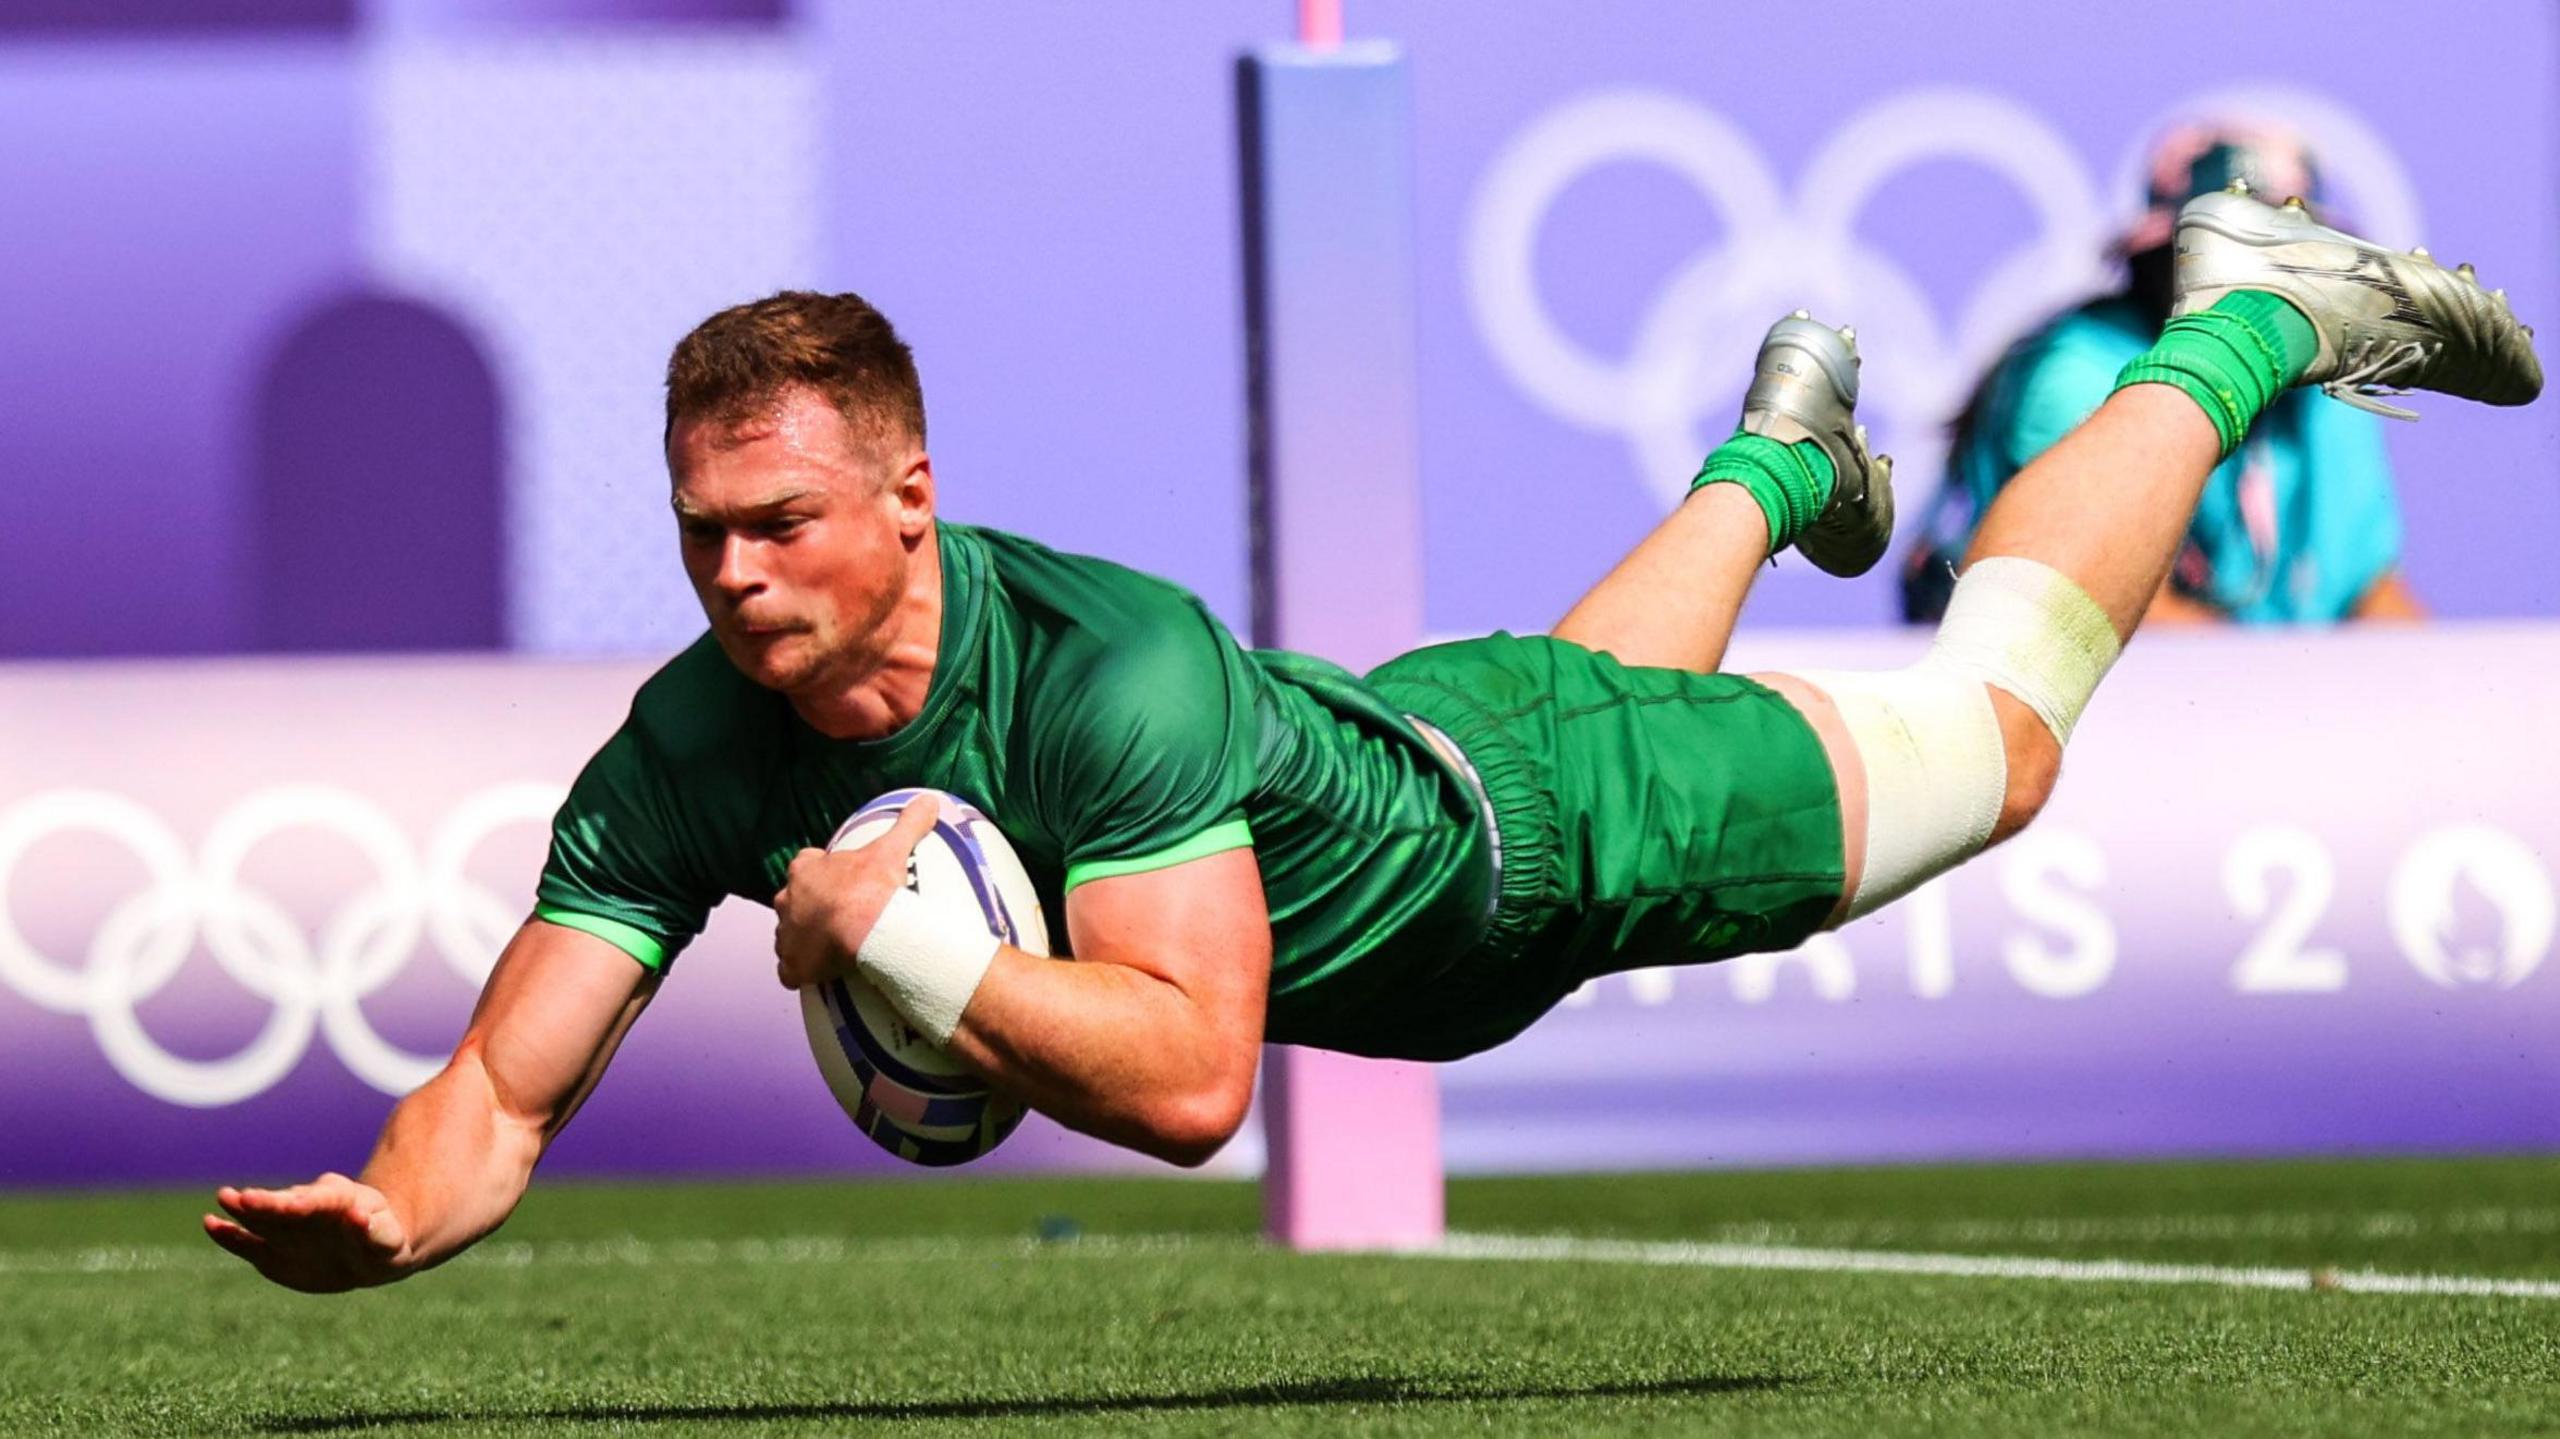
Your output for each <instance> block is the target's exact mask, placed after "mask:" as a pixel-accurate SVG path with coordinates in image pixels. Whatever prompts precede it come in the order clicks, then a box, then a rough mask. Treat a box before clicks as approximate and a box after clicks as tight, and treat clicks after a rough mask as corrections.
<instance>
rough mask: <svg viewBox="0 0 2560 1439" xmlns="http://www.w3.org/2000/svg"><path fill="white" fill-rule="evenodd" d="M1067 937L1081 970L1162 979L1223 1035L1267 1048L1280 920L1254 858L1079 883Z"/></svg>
mask: <svg viewBox="0 0 2560 1439" xmlns="http://www.w3.org/2000/svg"><path fill="white" fill-rule="evenodd" d="M1067 937H1068V942H1069V944H1070V946H1071V947H1072V949H1073V951H1074V953H1075V956H1076V958H1077V959H1078V960H1079V961H1082V962H1092V961H1097V960H1098V961H1102V962H1105V963H1111V964H1122V965H1127V966H1128V967H1129V968H1132V969H1136V970H1140V971H1143V972H1145V973H1147V974H1150V975H1153V976H1155V977H1156V978H1158V979H1160V980H1163V981H1164V982H1165V983H1167V984H1170V985H1172V986H1173V987H1174V988H1176V989H1178V990H1181V991H1182V992H1183V994H1184V995H1186V996H1188V997H1189V998H1190V999H1191V1001H1192V1002H1193V1003H1194V1004H1195V1005H1196V1006H1198V1007H1199V1008H1200V1010H1201V1011H1202V1012H1203V1014H1204V1015H1206V1016H1207V1017H1208V1018H1209V1019H1210V1021H1211V1022H1212V1023H1214V1024H1215V1025H1216V1026H1217V1027H1218V1028H1219V1029H1220V1030H1221V1031H1222V1032H1225V1033H1227V1034H1228V1035H1229V1036H1230V1037H1237V1038H1241V1039H1242V1040H1243V1041H1244V1042H1245V1043H1248V1044H1259V1043H1261V1041H1262V1010H1263V1000H1264V997H1265V994H1266V992H1267V991H1268V989H1269V986H1270V983H1271V914H1270V910H1269V909H1268V908H1267V907H1266V905H1265V903H1264V900H1263V895H1262V870H1261V868H1260V866H1258V865H1257V864H1256V863H1255V862H1254V856H1253V851H1252V850H1251V849H1249V848H1234V849H1225V850H1220V851H1218V852H1217V853H1214V854H1209V855H1204V856H1202V857H1200V858H1197V859H1188V860H1183V861H1181V862H1179V863H1176V864H1171V865H1167V866H1164V867H1161V868H1155V869H1147V870H1141V871H1137V872H1134V873H1126V874H1115V875H1110V876H1107V877H1104V878H1099V879H1094V880H1091V881H1089V882H1087V883H1083V884H1079V885H1077V886H1076V887H1075V889H1074V890H1072V891H1071V892H1069V894H1068V895H1067Z"/></svg>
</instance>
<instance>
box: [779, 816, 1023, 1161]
mask: <svg viewBox="0 0 2560 1439" xmlns="http://www.w3.org/2000/svg"><path fill="white" fill-rule="evenodd" d="M926 794H931V795H934V796H935V797H936V798H938V799H939V800H940V801H941V807H940V810H939V812H938V813H937V814H936V816H935V817H934V822H933V829H932V831H931V832H930V833H928V834H926V835H925V836H924V837H923V838H922V839H920V840H918V841H917V842H916V848H915V854H914V856H913V857H912V858H911V859H910V860H909V861H908V864H907V888H908V889H910V890H913V891H914V892H915V894H916V895H917V897H918V898H921V899H922V900H923V901H924V902H925V903H927V904H930V905H933V906H935V907H936V908H938V909H944V910H947V911H949V912H950V913H951V914H952V916H953V918H954V921H955V922H966V923H971V924H983V925H985V926H986V927H987V931H988V933H990V934H993V935H994V936H995V937H996V938H998V939H1000V940H1002V941H1004V942H1005V943H1006V944H1009V945H1012V946H1013V947H1014V948H1016V949H1019V950H1024V951H1026V952H1028V953H1031V954H1042V955H1045V954H1047V953H1048V952H1049V925H1048V921H1047V919H1046V918H1045V917H1044V916H1043V915H1042V914H1041V912H1040V899H1039V896H1038V895H1037V894H1036V893H1035V892H1034V891H1033V890H1032V888H1031V876H1030V875H1029V874H1027V873H1025V872H1024V871H1023V868H1022V861H1021V859H1020V858H1018V857H1017V856H1016V855H1015V854H1014V852H1013V846H1012V845H1011V844H1008V843H1006V841H1005V837H1004V834H1003V832H1002V831H1000V830H998V829H997V828H996V827H995V824H994V822H993V821H991V820H989V819H988V818H987V817H986V815H985V814H984V813H982V812H981V811H980V810H979V809H978V807H977V806H976V805H973V804H971V803H969V802H968V801H967V800H964V799H962V798H960V797H959V796H957V795H953V794H946V793H943V792H941V791H938V790H925V789H898V790H891V791H890V792H888V793H887V794H884V795H882V796H880V797H879V798H878V799H875V800H873V801H871V802H870V803H869V804H866V805H864V806H863V807H862V808H861V809H859V810H856V811H854V814H853V817H852V818H851V819H848V820H846V821H845V822H844V825H843V827H842V828H840V829H838V830H837V831H836V833H835V837H834V838H833V839H830V840H828V841H827V848H828V849H830V850H839V849H860V848H861V847H862V846H864V845H866V844H869V843H871V842H872V841H873V840H875V839H878V838H879V837H880V836H882V835H884V834H886V833H888V832H889V827H890V826H891V825H893V824H896V823H897V821H898V815H899V814H900V813H901V812H902V811H904V810H905V809H906V807H907V804H908V803H909V802H910V801H912V800H914V799H916V798H918V797H919V796H922V795H926ZM800 1018H801V1021H802V1023H803V1024H804V1025H805V1026H806V1027H807V1029H808V1031H809V1049H810V1052H811V1053H813V1054H814V1055H816V1056H817V1060H818V1072H819V1073H820V1074H821V1075H823V1076H825V1078H826V1081H827V1088H828V1089H829V1090H831V1091H833V1092H834V1094H835V1097H836V1103H837V1104H839V1105H842V1106H843V1107H844V1112H845V1113H846V1114H847V1115H848V1116H850V1117H851V1118H852V1120H853V1123H854V1127H855V1128H857V1129H860V1130H861V1131H862V1132H863V1133H864V1134H867V1135H869V1136H871V1139H872V1142H874V1143H876V1144H878V1145H879V1146H880V1147H881V1148H883V1149H885V1150H887V1151H889V1152H890V1153H891V1154H894V1155H896V1156H898V1157H899V1158H900V1159H903V1160H906V1161H907V1162H908V1163H910V1164H928V1165H949V1164H966V1163H967V1162H969V1161H970V1160H972V1159H975V1158H977V1157H978V1156H979V1155H981V1154H984V1153H986V1152H987V1151H988V1150H990V1149H993V1148H995V1147H996V1146H997V1145H998V1144H1001V1143H1003V1142H1004V1137H1005V1136H1006V1135H1008V1134H1011V1133H1012V1132H1013V1130H1014V1126H1015V1125H1018V1124H1020V1123H1021V1122H1022V1114H1023V1109H1022V1102H1021V1101H1020V1100H1017V1099H1015V1098H1014V1097H1013V1096H1011V1095H1009V1094H1006V1093H1004V1092H1003V1091H1001V1090H997V1089H992V1088H990V1087H989V1086H988V1084H987V1082H986V1081H985V1080H983V1079H981V1078H979V1077H978V1076H977V1075H976V1074H974V1073H972V1072H970V1070H969V1069H968V1068H967V1067H966V1066H964V1065H962V1064H961V1063H960V1062H959V1061H958V1060H956V1059H954V1058H952V1057H951V1055H950V1054H949V1053H948V1052H946V1051H945V1050H944V1049H943V1048H942V1047H941V1046H940V1045H937V1044H935V1043H934V1042H933V1041H932V1040H930V1039H927V1038H926V1037H925V1036H924V1035H922V1034H920V1033H918V1032H917V1031H916V1030H915V1029H914V1028H913V1027H912V1026H910V1025H909V1024H908V1023H907V1021H906V1020H905V1019H904V1018H902V1017H901V1016H900V1015H899V1014H898V1012H897V1011H896V1010H895V1009H892V1008H891V1007H890V1006H889V1001H888V1000H887V999H885V998H883V997H882V996H881V993H880V991H879V990H878V989H876V988H874V987H873V986H872V985H871V983H870V982H869V981H867V980H865V979H864V978H863V977H862V976H860V975H858V974H847V975H844V976H842V977H840V978H836V979H831V980H828V981H826V982H825V983H823V984H813V985H810V986H808V987H807V988H805V989H803V990H801V991H800Z"/></svg>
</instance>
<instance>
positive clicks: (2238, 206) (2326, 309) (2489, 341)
mask: <svg viewBox="0 0 2560 1439" xmlns="http://www.w3.org/2000/svg"><path fill="white" fill-rule="evenodd" d="M2234 290H2265V291H2268V292H2270V293H2273V294H2277V295H2282V296H2283V297H2284V298H2285V299H2287V300H2289V301H2291V302H2292V303H2293V305H2294V306H2295V308H2297V309H2299V310H2301V311H2302V313H2303V314H2305V315H2307V316H2309V317H2310V320H2311V327H2312V329H2314V330H2315V331H2317V332H2318V333H2319V336H2320V354H2319V357H2318V358H2317V359H2314V360H2313V361H2312V362H2311V368H2310V369H2308V370H2305V371H2304V372H2303V375H2302V379H2301V381H2300V383H2302V384H2306V385H2318V386H2319V387H2320V388H2321V389H2323V390H2326V391H2327V392H2328V393H2330V394H2331V395H2334V396H2336V397H2337V398H2339V399H2341V400H2344V401H2346V402H2347V403H2348V404H2350V405H2353V406H2355V407H2356V408H2357V409H2360V410H2370V411H2372V412H2373V413H2375V414H2377V415H2388V416H2390V417H2392V418H2393V419H2396V420H2414V419H2416V418H2417V417H2418V416H2417V413H2416V412H2415V411H2412V410H2404V409H2402V408H2400V407H2399V406H2397V405H2391V404H2385V403H2384V402H2383V398H2382V397H2384V396H2388V395H2405V394H2407V393H2409V392H2410V391H2411V390H2435V391H2438V392H2440V393H2443V394H2447V395H2453V396H2456V397H2458V398H2460V399H2465V400H2478V401H2480V402H2481V403H2483V404H2490V405H2521V404H2524V403H2526V402H2527V401H2530V400H2531V399H2533V397H2534V396H2536V395H2539V394H2541V393H2542V362H2541V361H2539V360H2537V359H2536V358H2534V353H2533V331H2532V329H2530V328H2529V327H2527V326H2526V325H2525V324H2523V323H2522V322H2521V321H2519V320H2517V319H2516V317H2515V314H2514V312H2513V311H2511V310H2509V309H2508V308H2507V293H2506V291H2504V290H2484V289H2482V288H2481V287H2480V282H2479V280H2478V278H2477V277H2476V276H2474V275H2473V274H2472V271H2471V267H2470V266H2469V265H2457V266H2455V267H2454V268H2452V269H2450V270H2447V269H2445V268H2444V267H2443V266H2441V265H2438V264H2437V263H2436V262H2435V257H2433V256H2431V255H2429V254H2428V253H2427V251H2426V247H2424V246H2420V247H2419V248H2417V249H2414V250H2411V251H2409V252H2407V253H2406V254H2402V253H2399V252H2396V251H2391V250H2385V249H2383V248H2382V247H2380V246H2378V245H2375V244H2373V243H2371V242H2369V241H2365V240H2359V239H2357V238H2356V237H2355V236H2353V235H2349V234H2346V233H2343V232H2341V231H2338V230H2332V229H2330V228H2329V227H2328V226H2326V225H2323V224H2321V223H2319V222H2318V221H2316V220H2314V219H2312V218H2311V215H2310V213H2309V211H2307V210H2306V209H2305V208H2304V206H2303V203H2302V202H2301V201H2300V200H2287V201H2285V202H2284V203H2283V204H2281V205H2269V204H2267V203H2265V202H2263V201H2261V200H2258V199H2256V198H2255V197H2253V196H2252V195H2250V193H2249V187H2248V185H2247V183H2246V182H2241V181H2235V182H2234V183H2233V184H2232V186H2231V188H2230V189H2228V190H2224V191H2221V192H2220V193H2217V194H2212V195H2200V196H2198V197H2197V198H2195V199H2193V200H2190V201H2188V202H2187V205H2186V208H2185V209H2183V210H2180V211H2179V212H2178V259H2177V298H2176V300H2175V301H2174V302H2173V303H2172V305H2171V307H2170V313H2172V314H2177V315H2184V314H2187V313H2190V312H2192V311H2195V310H2201V309H2204V308H2206V307H2207V306H2209V305H2211V304H2212V303H2213V302H2214V301H2216V300H2219V299H2221V298H2222V297H2223V296H2225V295H2227V294H2230V293H2231V292H2232V291H2234Z"/></svg>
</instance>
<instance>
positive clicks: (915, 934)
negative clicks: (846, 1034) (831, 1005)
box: [853, 889, 1003, 1044]
mask: <svg viewBox="0 0 2560 1439" xmlns="http://www.w3.org/2000/svg"><path fill="white" fill-rule="evenodd" d="M1002 947H1003V946H1002V945H1001V944H1000V942H999V941H998V940H997V939H996V937H995V936H994V935H992V934H989V933H988V932H987V927H986V925H985V924H984V923H982V922H980V921H979V920H978V918H977V916H976V915H975V914H974V913H970V912H967V911H962V912H959V913H953V912H951V911H948V910H941V909H937V908H935V907H934V906H933V905H931V904H929V903H927V902H926V901H925V899H924V897H923V896H922V895H919V894H917V893H916V892H915V891H913V890H907V889H902V890H899V891H898V892H897V893H895V894H893V895H891V896H889V903H888V904H887V905H886V906H884V907H883V908H882V909H881V911H880V918H879V919H877V920H875V921H873V923H872V925H871V933H870V934H869V935H867V936H865V937H864V938H863V941H862V948H860V949H858V950H856V951H854V955H853V961H854V967H855V968H857V969H859V970H860V971H861V972H862V977H863V978H864V979H867V980H869V981H871V983H872V984H873V985H874V986H875V987H876V988H878V989H879V991H880V995H881V997H882V998H884V999H886V1000H888V1001H889V1006H890V1007H891V1008H892V1009H895V1010H897V1011H898V1013H900V1014H902V1015H905V1016H906V1018H907V1023H909V1024H912V1025H914V1026H915V1027H916V1028H917V1029H919V1030H921V1031H923V1033H924V1035H925V1037H926V1038H928V1039H931V1040H932V1041H933V1042H934V1043H936V1044H949V1043H950V1042H951V1036H952V1035H953V1034H954V1033H955V1032H957V1031H958V1030H959V1028H960V1012H961V1011H962V1010H964V1009H967V1008H968V1007H969V996H971V995H973V994H976V993H977V992H978V981H980V980H982V979H984V978H986V977H987V969H988V967H989V966H990V965H993V964H994V963H995V962H996V951H997V950H998V949H1000V948H1002Z"/></svg>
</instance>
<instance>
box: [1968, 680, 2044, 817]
mask: <svg viewBox="0 0 2560 1439" xmlns="http://www.w3.org/2000/svg"><path fill="white" fill-rule="evenodd" d="M1986 688H1988V689H1989V690H1990V691H1991V709H1992V712H1993V713H1994V714H1996V715H1998V716H1999V717H2000V745H2001V749H2002V751H2003V753H2004V755H2005V756H2006V758H2007V760H2008V771H2009V773H2008V781H2007V783H2006V785H2005V786H2004V789H2003V793H2002V795H2001V798H2000V818H1999V820H1998V822H1997V823H1995V824H1994V825H1993V826H1992V829H1991V843H1993V844H1998V843H1999V842H2000V841H2002V840H2004V839H2007V838H2008V837H2009V836H2011V835H2013V834H2016V833H2017V832H2018V831H2020V830H2022V829H2025V828H2026V827H2027V826H2028V825H2029V824H2030V823H2032V822H2033V821H2034V820H2035V817H2036V816H2037V815H2039V814H2042V813H2044V807H2045V802H2046V801H2048V800H2050V799H2052V798H2053V786H2054V783H2055V781H2056V780H2058V779H2060V778H2061V775H2062V741H2060V740H2058V739H2055V738H2054V737H2053V731H2052V730H2051V729H2050V728H2048V727H2047V726H2046V724H2045V722H2044V721H2043V720H2042V719H2040V718H2038V717H2037V715H2036V712H2035V711H2034V710H2031V709H2029V708H2027V706H2026V705H2025V704H2024V703H2022V702H2020V701H2019V700H2018V699H2017V698H2016V697H2015V696H2013V695H2011V694H2009V693H2008V692H2007V691H2005V690H2003V689H2001V688H2000V687H1999V686H1997V685H1990V686H1986Z"/></svg>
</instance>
